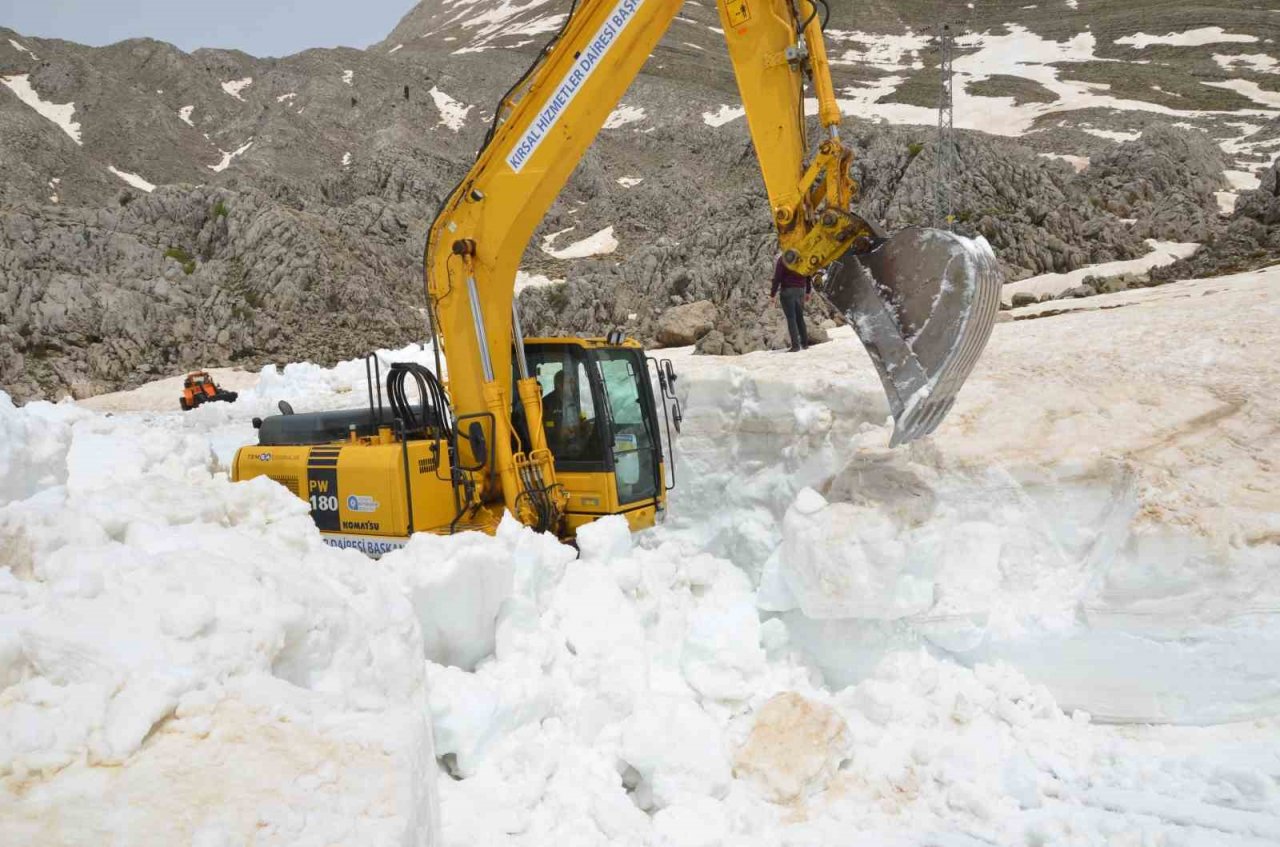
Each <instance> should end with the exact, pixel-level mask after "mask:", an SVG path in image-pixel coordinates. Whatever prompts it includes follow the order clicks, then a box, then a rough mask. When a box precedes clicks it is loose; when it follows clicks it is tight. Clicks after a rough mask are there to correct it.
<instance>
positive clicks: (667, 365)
mask: <svg viewBox="0 0 1280 847" xmlns="http://www.w3.org/2000/svg"><path fill="white" fill-rule="evenodd" d="M662 369H663V370H664V371H666V376H667V382H669V383H670V384H671V390H672V391H675V390H676V369H675V367H674V366H673V365H672V364H671V360H670V359H663V360H662Z"/></svg>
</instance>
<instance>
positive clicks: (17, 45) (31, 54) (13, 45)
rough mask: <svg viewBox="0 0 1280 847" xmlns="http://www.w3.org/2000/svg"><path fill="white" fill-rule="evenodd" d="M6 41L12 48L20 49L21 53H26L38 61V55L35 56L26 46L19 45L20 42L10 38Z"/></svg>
mask: <svg viewBox="0 0 1280 847" xmlns="http://www.w3.org/2000/svg"><path fill="white" fill-rule="evenodd" d="M8 41H9V44H10V45H11V46H12V47H13V49H14V50H18V51H21V52H23V53H26V54H27V55H28V56H30V57H31V58H32V59H34V60H36V61H37V62H38V61H40V57H39V56H37V55H36V54H35V53H32V52H31V51H30V50H29V49H27V48H26V47H24V46H23V45H21V44H19V43H18V42H16V41H14V40H13V39H12V38H10V39H8Z"/></svg>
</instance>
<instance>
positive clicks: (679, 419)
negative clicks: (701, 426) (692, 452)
mask: <svg viewBox="0 0 1280 847" xmlns="http://www.w3.org/2000/svg"><path fill="white" fill-rule="evenodd" d="M671 422H672V423H673V424H675V425H676V432H679V431H680V424H682V423H684V412H682V411H680V405H679V404H678V403H677V404H676V407H675V409H673V410H672V412H671Z"/></svg>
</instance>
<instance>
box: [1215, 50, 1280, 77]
mask: <svg viewBox="0 0 1280 847" xmlns="http://www.w3.org/2000/svg"><path fill="white" fill-rule="evenodd" d="M1213 60H1214V61H1215V62H1217V63H1218V64H1219V65H1220V66H1221V67H1223V68H1224V69H1226V70H1236V69H1240V68H1244V69H1247V70H1254V71H1257V72H1259V73H1280V61H1277V60H1276V58H1275V57H1274V56H1268V55H1267V54H1266V53H1239V54H1236V55H1230V56H1227V55H1223V54H1221V53H1215V54H1213Z"/></svg>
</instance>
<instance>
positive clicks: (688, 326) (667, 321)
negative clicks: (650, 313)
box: [658, 300, 717, 347]
mask: <svg viewBox="0 0 1280 847" xmlns="http://www.w3.org/2000/svg"><path fill="white" fill-rule="evenodd" d="M716 314H717V313H716V304H715V303H712V302H711V301H710V300H699V301H697V302H696V303H686V304H684V305H681V306H672V307H671V308H670V309H667V310H666V311H665V312H663V313H662V317H661V318H659V319H658V343H659V344H661V345H662V346H664V347H685V346H688V345H690V344H693V343H695V342H696V341H697V340H698V339H699V338H701V337H702V336H704V335H706V334H707V333H708V332H710V331H711V328H712V327H713V326H715V325H716Z"/></svg>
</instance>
